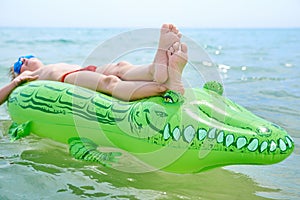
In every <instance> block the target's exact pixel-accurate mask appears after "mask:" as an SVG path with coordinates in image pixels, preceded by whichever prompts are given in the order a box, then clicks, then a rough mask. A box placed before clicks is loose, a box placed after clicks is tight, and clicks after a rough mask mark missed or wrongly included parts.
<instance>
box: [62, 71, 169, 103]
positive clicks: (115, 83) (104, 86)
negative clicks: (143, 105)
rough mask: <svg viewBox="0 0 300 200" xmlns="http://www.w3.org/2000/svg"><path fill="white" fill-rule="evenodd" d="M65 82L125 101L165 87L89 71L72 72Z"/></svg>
mask: <svg viewBox="0 0 300 200" xmlns="http://www.w3.org/2000/svg"><path fill="white" fill-rule="evenodd" d="M65 82H66V83H70V84H74V85H78V86H81V87H85V88H88V89H91V90H96V91H98V92H103V93H106V94H109V95H112V96H114V97H116V98H119V99H122V100H125V101H130V100H137V99H141V98H145V97H150V96H157V95H161V94H162V93H164V92H165V91H166V87H164V86H162V85H161V84H159V83H156V82H145V81H122V80H121V79H119V78H118V77H116V76H113V75H109V76H106V75H103V74H100V73H94V72H90V71H80V72H75V73H72V74H70V75H68V76H67V77H66V79H65Z"/></svg>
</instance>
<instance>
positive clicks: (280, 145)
mask: <svg viewBox="0 0 300 200" xmlns="http://www.w3.org/2000/svg"><path fill="white" fill-rule="evenodd" d="M279 148H280V150H281V151H285V150H286V144H285V143H284V141H283V140H282V139H279Z"/></svg>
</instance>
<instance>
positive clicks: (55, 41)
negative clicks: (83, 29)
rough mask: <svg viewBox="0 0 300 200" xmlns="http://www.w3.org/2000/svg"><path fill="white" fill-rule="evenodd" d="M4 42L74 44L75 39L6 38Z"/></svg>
mask: <svg viewBox="0 0 300 200" xmlns="http://www.w3.org/2000/svg"><path fill="white" fill-rule="evenodd" d="M4 43H5V44H20V43H22V44H31V45H32V44H76V43H77V41H74V40H70V39H63V38H60V39H33V40H6V41H4Z"/></svg>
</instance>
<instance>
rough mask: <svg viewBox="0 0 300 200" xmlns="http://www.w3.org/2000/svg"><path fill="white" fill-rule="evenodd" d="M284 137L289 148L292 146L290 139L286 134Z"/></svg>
mask: <svg viewBox="0 0 300 200" xmlns="http://www.w3.org/2000/svg"><path fill="white" fill-rule="evenodd" d="M285 139H286V141H287V144H288V146H289V148H291V147H292V140H291V139H290V138H289V137H287V136H286V137H285Z"/></svg>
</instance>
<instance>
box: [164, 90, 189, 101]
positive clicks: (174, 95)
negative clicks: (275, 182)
mask: <svg viewBox="0 0 300 200" xmlns="http://www.w3.org/2000/svg"><path fill="white" fill-rule="evenodd" d="M163 98H164V102H165V103H181V102H183V101H184V100H183V96H182V95H181V94H180V93H178V92H175V91H172V90H169V91H167V92H166V94H165V95H164V96H163Z"/></svg>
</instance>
